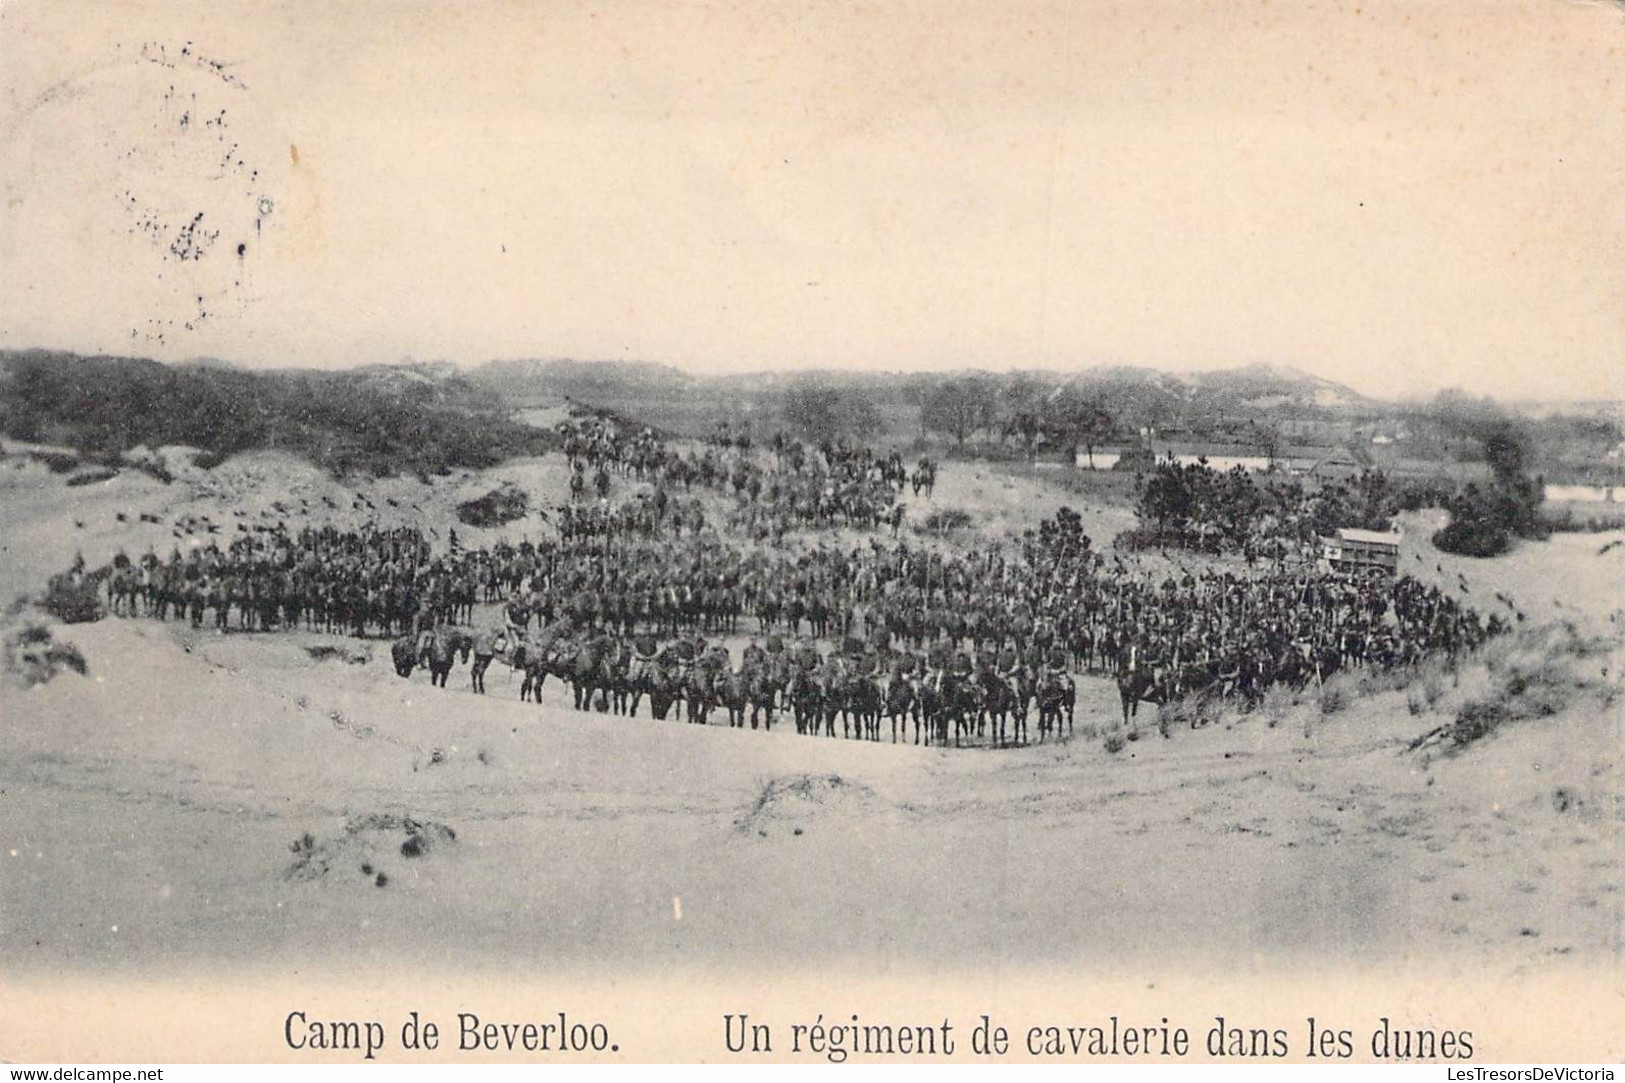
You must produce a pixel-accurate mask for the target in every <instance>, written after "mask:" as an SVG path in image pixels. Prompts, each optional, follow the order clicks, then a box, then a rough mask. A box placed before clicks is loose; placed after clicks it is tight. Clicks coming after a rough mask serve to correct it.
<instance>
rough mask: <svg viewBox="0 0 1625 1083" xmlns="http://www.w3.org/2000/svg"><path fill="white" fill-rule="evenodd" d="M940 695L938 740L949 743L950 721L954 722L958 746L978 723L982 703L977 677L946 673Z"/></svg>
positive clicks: (955, 740)
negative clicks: (977, 716) (978, 712)
mask: <svg viewBox="0 0 1625 1083" xmlns="http://www.w3.org/2000/svg"><path fill="white" fill-rule="evenodd" d="M939 696H940V700H939V703H938V712H937V741H938V743H939V744H947V743H948V723H949V722H952V723H953V724H954V745H955V746H956V747H957V746H958V745H959V744H960V742H961V741H962V740H963V739H964V738H965V737H968V736H970V731H971V727H972V726H974V725H975V724H976V714H977V711H978V710H979V709H980V708H981V705H982V703H981V696H980V694H979V692H978V690H977V687H976V682H975V679H974V678H972V677H970V676H968V675H967V676H961V675H960V674H957V673H952V672H949V673H944V674H943V675H942V687H941V689H940V690H939Z"/></svg>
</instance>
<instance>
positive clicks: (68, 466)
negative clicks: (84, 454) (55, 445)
mask: <svg viewBox="0 0 1625 1083" xmlns="http://www.w3.org/2000/svg"><path fill="white" fill-rule="evenodd" d="M34 459H35V460H36V461H38V462H42V463H44V464H45V468H46V469H47V470H49V471H50V472H51V473H53V474H66V473H68V472H69V471H70V470H73V469H74V468H75V467H77V466H78V465H79V463H80V462H81V461H82V460H81V459H80V458H79V456H77V455H64V454H63V453H61V452H59V451H36V452H34Z"/></svg>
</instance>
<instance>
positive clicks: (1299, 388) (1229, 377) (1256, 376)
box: [1190, 364, 1371, 408]
mask: <svg viewBox="0 0 1625 1083" xmlns="http://www.w3.org/2000/svg"><path fill="white" fill-rule="evenodd" d="M1190 380H1191V383H1192V384H1194V385H1195V386H1196V387H1197V388H1199V389H1200V390H1202V391H1206V392H1209V393H1213V394H1221V395H1229V396H1233V397H1235V398H1237V399H1240V400H1242V401H1244V402H1247V403H1250V404H1253V405H1255V406H1270V405H1279V404H1283V403H1294V404H1297V405H1300V406H1323V407H1328V408H1335V407H1339V406H1365V405H1369V404H1370V402H1371V400H1370V399H1368V398H1366V397H1365V396H1364V395H1362V394H1360V393H1359V392H1358V391H1355V390H1354V389H1353V388H1351V387H1349V386H1348V385H1346V384H1340V383H1338V382H1336V381H1335V380H1328V379H1325V378H1324V377H1321V376H1315V375H1313V374H1311V373H1308V372H1304V371H1303V370H1302V369H1298V368H1293V367H1292V366H1291V365H1268V364H1257V365H1243V366H1242V367H1241V368H1234V369H1213V370H1210V371H1207V372H1198V373H1195V374H1193V375H1192V376H1191V378H1190Z"/></svg>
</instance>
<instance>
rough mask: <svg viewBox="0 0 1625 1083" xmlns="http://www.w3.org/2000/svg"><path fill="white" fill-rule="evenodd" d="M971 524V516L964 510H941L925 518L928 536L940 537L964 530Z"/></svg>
mask: <svg viewBox="0 0 1625 1083" xmlns="http://www.w3.org/2000/svg"><path fill="white" fill-rule="evenodd" d="M971 522H972V520H971V514H970V512H968V511H966V510H965V509H964V508H939V509H937V510H936V511H933V512H932V513H931V514H930V515H927V516H926V517H925V526H924V530H925V532H926V533H927V534H936V535H939V536H940V535H943V534H951V533H953V532H954V531H956V530H964V529H965V528H967V527H969V526H970V525H971Z"/></svg>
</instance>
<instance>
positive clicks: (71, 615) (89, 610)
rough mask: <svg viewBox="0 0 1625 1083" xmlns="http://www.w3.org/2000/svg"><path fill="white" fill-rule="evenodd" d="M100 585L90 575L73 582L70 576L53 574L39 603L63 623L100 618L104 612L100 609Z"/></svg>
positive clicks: (75, 622) (82, 621)
mask: <svg viewBox="0 0 1625 1083" xmlns="http://www.w3.org/2000/svg"><path fill="white" fill-rule="evenodd" d="M100 585H101V584H100V582H99V581H98V580H96V579H95V578H94V577H92V576H85V577H84V578H82V579H80V581H79V582H78V583H75V582H74V581H73V578H72V577H71V576H68V575H55V576H52V577H51V580H50V582H49V583H48V584H47V585H46V587H45V597H44V598H43V599H42V600H41V604H42V605H44V607H45V611H46V612H47V613H50V614H51V615H52V616H53V617H55V618H57V619H58V620H60V621H61V622H62V623H64V624H83V623H86V622H87V621H93V620H101V619H102V617H103V616H105V612H104V610H103V609H102V600H101V591H100Z"/></svg>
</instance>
